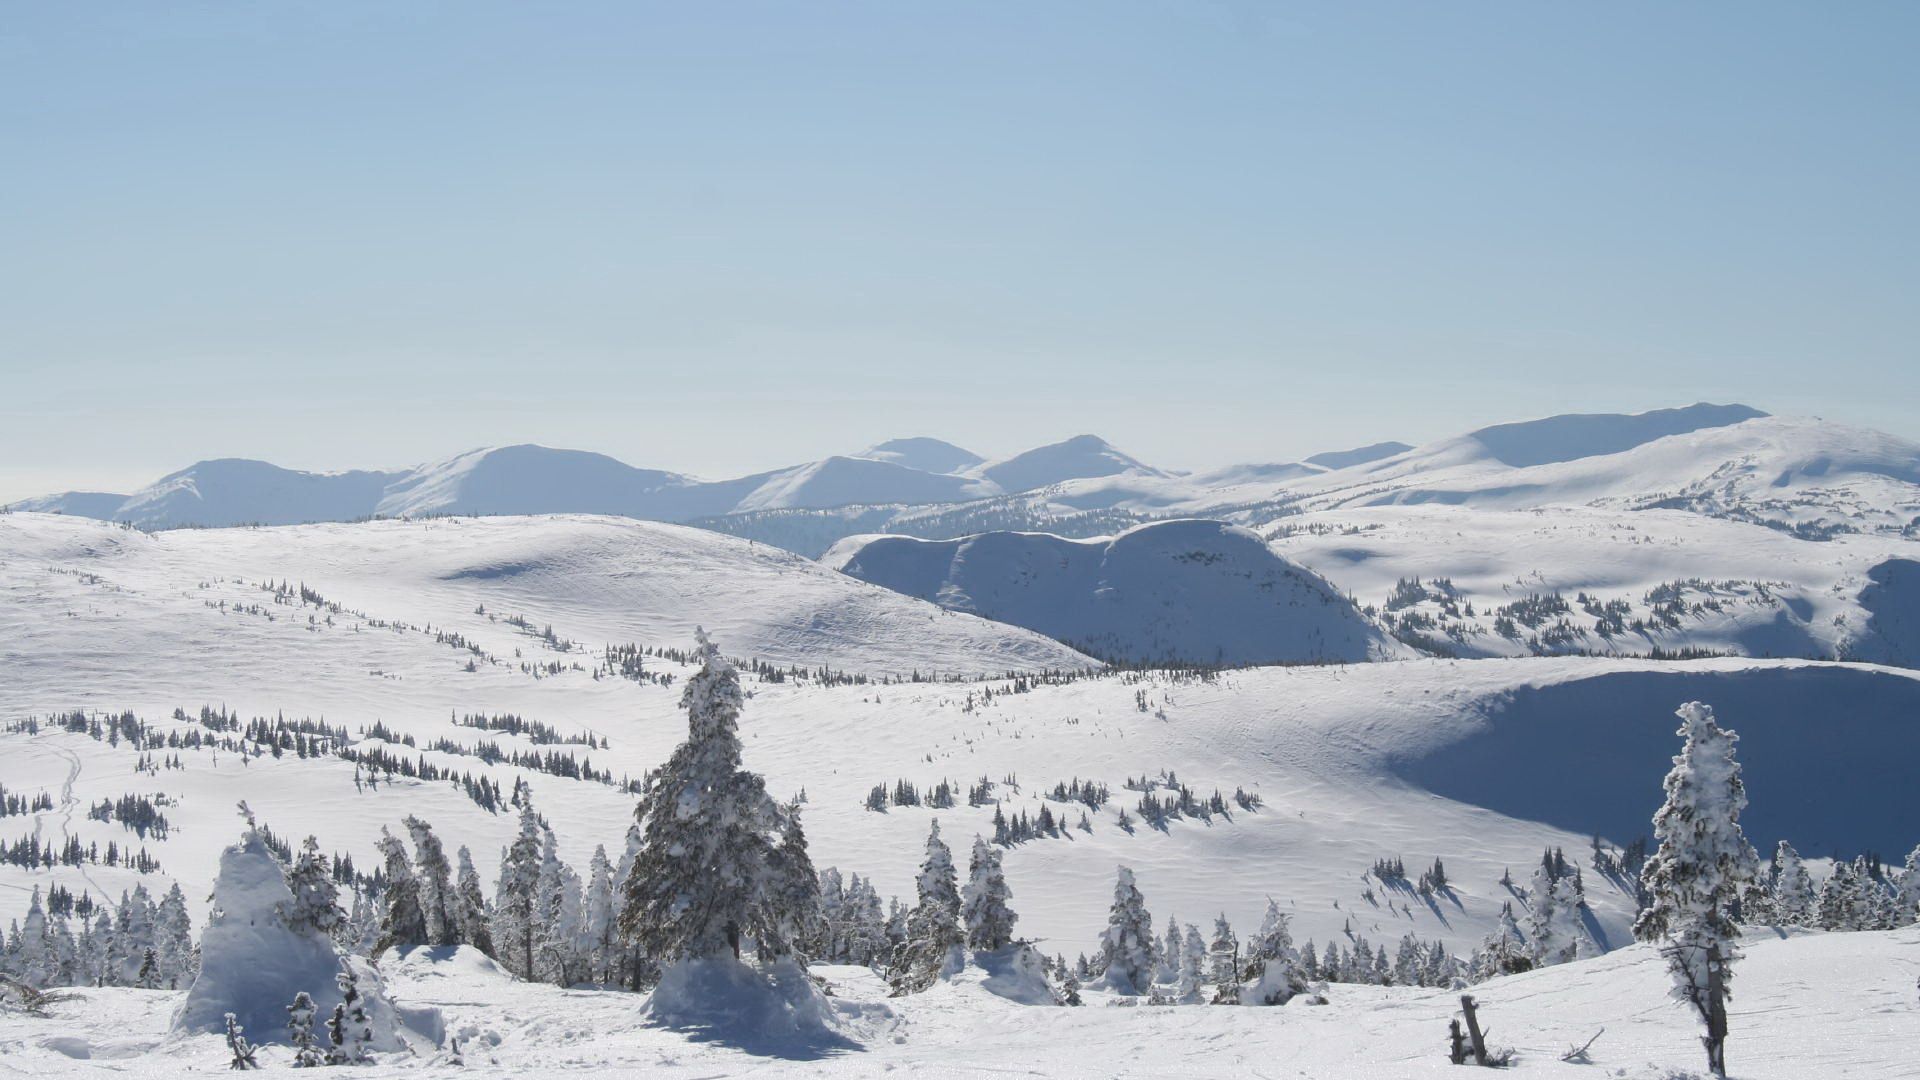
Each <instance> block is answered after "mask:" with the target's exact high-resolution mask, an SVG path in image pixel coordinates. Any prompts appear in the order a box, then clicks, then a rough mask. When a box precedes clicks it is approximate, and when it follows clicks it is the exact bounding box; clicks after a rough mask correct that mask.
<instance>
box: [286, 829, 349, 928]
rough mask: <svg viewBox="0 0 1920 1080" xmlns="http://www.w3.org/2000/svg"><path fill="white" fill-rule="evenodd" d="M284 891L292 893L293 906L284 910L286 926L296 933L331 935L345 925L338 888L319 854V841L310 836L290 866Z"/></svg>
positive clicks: (323, 856) (344, 913)
mask: <svg viewBox="0 0 1920 1080" xmlns="http://www.w3.org/2000/svg"><path fill="white" fill-rule="evenodd" d="M287 888H289V889H291V890H292V891H293V903H292V904H290V905H289V906H288V908H287V911H286V920H287V926H288V927H290V928H292V929H294V930H296V931H309V930H310V931H314V932H316V933H321V934H326V935H328V936H330V937H331V936H332V935H334V934H335V933H336V932H338V931H339V929H340V927H341V926H342V925H343V924H344V923H345V922H346V919H347V914H346V912H344V911H342V910H340V887H339V886H338V885H336V884H334V880H333V868H332V867H331V866H330V865H329V864H328V862H327V857H326V856H325V855H322V854H321V853H320V841H319V840H317V839H315V838H314V837H311V836H309V837H307V839H306V840H305V841H304V842H303V843H302V844H301V845H300V851H299V854H297V855H295V856H294V860H293V866H292V867H290V868H289V869H288V871H287Z"/></svg>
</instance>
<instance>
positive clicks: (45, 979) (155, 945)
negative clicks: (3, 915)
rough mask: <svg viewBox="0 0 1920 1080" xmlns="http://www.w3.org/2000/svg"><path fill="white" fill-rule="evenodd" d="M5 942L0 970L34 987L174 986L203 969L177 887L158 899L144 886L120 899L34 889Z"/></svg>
mask: <svg viewBox="0 0 1920 1080" xmlns="http://www.w3.org/2000/svg"><path fill="white" fill-rule="evenodd" d="M0 937H4V939H5V940H4V942H3V943H0V973H4V974H6V975H7V976H9V977H11V978H14V979H18V980H19V981H21V982H23V983H26V984H27V985H28V986H31V987H34V988H36V989H46V988H48V987H55V986H138V987H145V988H147V989H171V988H174V987H178V986H182V985H185V984H186V983H187V982H190V981H192V979H193V974H194V972H195V970H196V969H197V968H198V966H199V957H198V953H197V951H196V949H195V946H194V942H193V924H192V919H191V918H190V917H189V915H188V912H187V900H186V897H185V896H184V895H183V894H182V893H181V891H180V886H178V885H175V886H173V888H171V889H169V890H168V891H167V894H166V896H164V897H163V898H161V899H160V900H159V901H158V902H156V901H155V900H154V899H153V897H152V896H151V895H150V894H149V893H148V892H147V888H146V886H144V885H136V886H134V887H133V889H132V890H131V891H129V892H123V893H121V894H120V903H119V904H118V905H117V906H115V905H109V904H104V903H97V902H95V901H94V900H93V898H92V896H91V895H87V894H83V895H82V896H81V897H80V898H79V899H78V900H76V899H74V897H73V896H72V894H71V893H68V892H66V891H65V890H64V889H63V890H59V891H58V892H57V893H55V894H53V895H50V896H48V897H46V898H44V899H43V897H42V895H41V892H40V890H39V889H38V888H37V887H36V888H35V889H34V890H33V899H32V900H31V901H30V902H29V905H28V908H27V917H26V919H25V920H24V921H20V920H16V921H14V922H13V924H12V925H10V926H9V927H8V929H7V932H6V933H5V934H4V935H0Z"/></svg>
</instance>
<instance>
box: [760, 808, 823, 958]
mask: <svg viewBox="0 0 1920 1080" xmlns="http://www.w3.org/2000/svg"><path fill="white" fill-rule="evenodd" d="M773 855H774V860H773V867H772V874H773V879H774V880H773V890H774V896H773V906H774V910H775V911H777V912H778V913H779V917H780V919H781V926H780V932H779V934H778V935H776V938H775V940H774V941H771V942H763V943H762V944H763V946H765V947H767V948H768V949H769V950H771V949H772V948H773V947H775V946H778V945H780V944H784V945H785V947H787V948H789V949H791V950H792V951H793V952H794V953H795V954H797V955H798V956H800V957H801V958H802V959H803V960H806V959H811V958H813V957H816V956H818V955H820V951H821V949H822V948H823V947H824V945H825V937H826V920H825V918H824V917H823V916H822V914H821V910H820V874H819V872H818V871H816V870H815V869H814V868H813V857H812V856H811V855H809V854H808V853H807V834H806V832H805V830H803V829H802V828H801V827H800V803H799V802H798V801H795V802H791V803H788V804H787V806H786V807H785V808H784V810H783V812H782V816H781V823H780V846H779V847H777V848H775V849H774V852H773Z"/></svg>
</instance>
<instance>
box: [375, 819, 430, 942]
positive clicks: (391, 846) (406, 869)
mask: <svg viewBox="0 0 1920 1080" xmlns="http://www.w3.org/2000/svg"><path fill="white" fill-rule="evenodd" d="M375 845H376V846H377V847H378V848H379V849H380V854H381V855H382V856H384V857H385V859H386V867H385V870H386V877H387V895H386V899H387V909H386V914H385V915H384V917H382V919H381V920H380V943H379V944H378V945H375V946H374V948H373V955H375V956H379V955H380V954H381V953H383V952H386V951H387V950H388V949H392V948H404V947H406V946H408V945H420V944H424V943H425V942H426V940H427V914H426V911H425V909H423V908H422V906H421V904H420V881H419V879H418V878H416V877H414V874H413V863H412V862H411V861H410V860H409V859H408V858H407V847H406V845H405V844H402V843H401V842H400V838H399V837H397V836H394V835H393V834H392V833H390V832H388V831H387V830H386V829H384V828H383V829H381V830H380V839H379V840H377V841H375Z"/></svg>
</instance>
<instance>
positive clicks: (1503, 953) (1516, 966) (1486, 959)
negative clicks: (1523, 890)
mask: <svg viewBox="0 0 1920 1080" xmlns="http://www.w3.org/2000/svg"><path fill="white" fill-rule="evenodd" d="M1531 970H1533V948H1532V946H1531V945H1529V944H1528V943H1527V938H1526V935H1525V934H1523V933H1521V932H1520V922H1519V920H1517V919H1515V918H1514V917H1513V903H1512V901H1508V902H1507V903H1504V904H1502V905H1500V921H1499V923H1498V924H1497V925H1496V926H1495V927H1494V929H1493V932H1492V933H1490V934H1488V935H1487V938H1486V940H1485V941H1484V942H1482V943H1481V945H1480V948H1479V950H1478V951H1476V952H1475V953H1474V954H1473V960H1472V964H1471V966H1470V977H1471V978H1472V979H1473V981H1475V982H1481V981H1484V980H1486V979H1491V978H1493V977H1494V976H1496V975H1513V974H1516V973H1518V972H1522V971H1531Z"/></svg>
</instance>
